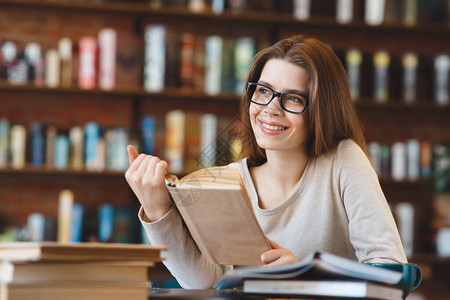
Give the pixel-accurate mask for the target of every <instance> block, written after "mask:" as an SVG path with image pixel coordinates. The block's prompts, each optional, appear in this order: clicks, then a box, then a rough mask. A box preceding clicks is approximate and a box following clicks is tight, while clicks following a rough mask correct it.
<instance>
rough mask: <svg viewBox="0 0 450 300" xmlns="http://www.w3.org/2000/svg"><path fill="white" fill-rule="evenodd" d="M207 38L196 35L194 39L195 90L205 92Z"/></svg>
mask: <svg viewBox="0 0 450 300" xmlns="http://www.w3.org/2000/svg"><path fill="white" fill-rule="evenodd" d="M205 44H206V43H205V37H204V36H202V35H195V37H194V79H193V81H194V82H193V85H194V89H195V90H197V91H204V86H205V60H206V59H205V56H206V53H205V51H206V50H205Z"/></svg>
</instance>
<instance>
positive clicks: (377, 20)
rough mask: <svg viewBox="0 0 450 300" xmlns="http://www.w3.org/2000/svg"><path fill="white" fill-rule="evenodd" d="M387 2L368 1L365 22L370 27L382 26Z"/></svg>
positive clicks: (382, 0) (383, 0)
mask: <svg viewBox="0 0 450 300" xmlns="http://www.w3.org/2000/svg"><path fill="white" fill-rule="evenodd" d="M385 6H386V3H385V0H366V9H365V15H364V18H365V21H366V23H367V24H369V25H381V24H382V23H383V20H384V10H385Z"/></svg>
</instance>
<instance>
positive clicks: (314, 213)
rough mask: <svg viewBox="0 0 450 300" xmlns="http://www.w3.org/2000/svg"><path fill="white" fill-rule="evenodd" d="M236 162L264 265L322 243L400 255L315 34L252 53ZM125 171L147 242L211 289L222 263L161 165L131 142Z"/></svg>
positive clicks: (377, 255)
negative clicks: (212, 258) (262, 238)
mask: <svg viewBox="0 0 450 300" xmlns="http://www.w3.org/2000/svg"><path fill="white" fill-rule="evenodd" d="M241 101H242V102H241V117H242V121H243V132H242V133H243V142H244V147H243V149H244V150H243V153H242V156H243V158H242V159H241V160H240V161H239V162H236V163H234V164H235V165H236V166H238V167H239V169H240V172H241V175H242V178H243V180H244V183H245V186H246V188H247V192H248V195H249V197H250V200H251V201H252V204H253V207H254V209H255V214H256V217H257V219H258V222H259V223H260V225H261V227H262V229H263V231H264V233H265V234H266V235H267V237H268V239H269V241H270V244H271V246H272V249H271V250H269V251H266V252H264V253H262V255H261V260H262V262H263V264H264V265H280V264H289V263H293V262H296V261H298V260H300V259H302V258H304V257H305V256H306V255H308V254H310V253H311V252H313V251H315V250H319V249H320V250H323V251H325V252H329V253H333V254H336V255H339V256H343V257H347V258H351V259H354V260H358V261H360V262H394V263H404V262H406V261H407V260H406V257H405V253H404V250H403V247H402V244H401V240H400V237H399V234H398V231H397V228H396V225H395V222H394V219H393V216H392V214H391V212H390V210H389V206H388V204H387V202H386V199H385V197H384V194H383V192H382V190H381V187H380V185H379V181H378V177H377V175H376V173H375V171H374V170H373V168H372V166H371V164H370V162H369V160H368V157H367V153H366V145H365V141H364V137H363V133H362V129H361V127H360V123H359V121H358V118H357V115H356V113H355V109H354V106H353V103H352V101H351V98H350V92H349V86H348V81H347V76H346V73H345V70H344V68H343V66H342V64H341V63H340V61H339V59H338V58H337V57H336V55H335V54H334V53H333V52H332V51H331V50H330V49H329V48H328V47H327V46H326V45H324V44H323V43H322V42H320V41H318V40H316V39H314V38H310V37H306V36H302V35H299V36H294V37H291V38H288V39H284V40H281V41H279V42H278V43H276V44H274V45H273V46H271V47H269V48H266V49H264V50H262V51H261V52H260V53H258V54H257V55H256V57H255V59H254V61H253V63H252V66H251V69H250V71H249V74H248V78H247V86H246V91H245V93H244V95H243V96H242V100H241ZM128 154H129V158H130V168H129V169H128V171H127V172H126V179H127V181H128V183H129V184H130V186H131V188H132V189H133V191H134V192H135V194H136V195H137V197H138V199H139V201H140V203H141V204H142V208H141V211H140V213H139V218H140V220H141V222H142V224H143V226H144V228H145V230H146V232H147V235H148V237H149V239H150V241H151V242H152V243H153V244H164V245H167V246H168V249H169V250H168V251H167V253H166V257H167V260H166V261H165V264H166V266H167V267H168V269H169V270H170V271H171V272H172V274H173V275H174V276H175V278H177V280H178V281H179V283H180V284H181V285H182V286H183V287H186V288H208V287H211V286H212V285H213V284H214V283H215V282H217V281H218V280H219V279H220V277H221V276H222V274H223V271H224V268H223V267H221V266H218V265H213V264H210V263H209V262H208V261H207V260H206V259H205V258H204V257H203V256H202V254H201V253H200V251H199V250H198V248H197V247H196V245H195V243H194V241H193V240H192V238H191V237H190V235H189V233H188V232H187V230H186V228H185V227H184V226H183V223H182V219H181V217H180V215H179V214H178V213H177V211H176V209H173V208H172V207H171V202H170V198H169V194H168V191H167V189H166V187H165V184H164V178H163V177H164V174H165V172H166V168H167V164H166V162H164V161H161V160H160V159H158V158H157V157H154V156H150V155H144V154H140V155H139V154H138V153H137V151H136V149H135V148H134V147H131V146H130V147H129V148H128Z"/></svg>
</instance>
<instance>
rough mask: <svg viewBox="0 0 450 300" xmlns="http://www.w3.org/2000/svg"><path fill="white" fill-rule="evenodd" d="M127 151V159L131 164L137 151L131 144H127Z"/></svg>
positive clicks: (137, 154) (136, 155)
mask: <svg viewBox="0 0 450 300" xmlns="http://www.w3.org/2000/svg"><path fill="white" fill-rule="evenodd" d="M127 152H128V161H129V162H130V166H131V164H132V163H133V161H134V160H135V159H136V158H137V157H138V156H139V153H138V152H137V150H136V148H135V147H134V146H133V145H128V147H127Z"/></svg>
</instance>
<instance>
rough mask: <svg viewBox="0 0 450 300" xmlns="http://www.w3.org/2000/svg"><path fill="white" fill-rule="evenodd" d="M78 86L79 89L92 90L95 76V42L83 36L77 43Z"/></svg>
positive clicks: (92, 38) (89, 37)
mask: <svg viewBox="0 0 450 300" xmlns="http://www.w3.org/2000/svg"><path fill="white" fill-rule="evenodd" d="M79 51H80V52H79V62H78V65H79V68H78V86H79V87H80V88H81V89H93V88H94V87H95V82H96V76H97V69H96V65H97V40H96V38H95V37H91V36H85V37H82V38H81V39H80V41H79Z"/></svg>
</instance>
